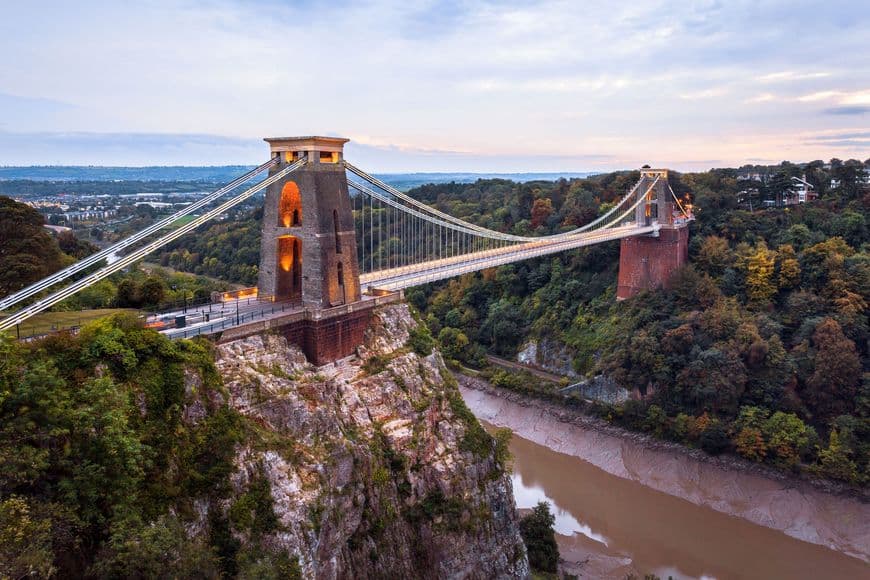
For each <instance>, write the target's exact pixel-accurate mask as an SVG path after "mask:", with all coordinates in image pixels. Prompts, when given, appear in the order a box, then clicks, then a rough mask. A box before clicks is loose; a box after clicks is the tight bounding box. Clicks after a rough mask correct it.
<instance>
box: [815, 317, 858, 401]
mask: <svg viewBox="0 0 870 580" xmlns="http://www.w3.org/2000/svg"><path fill="white" fill-rule="evenodd" d="M813 347H814V349H815V356H814V357H813V365H814V368H815V371H814V372H813V374H812V376H811V377H810V378H809V380H807V390H806V396H805V397H804V398H805V400H806V401H807V404H808V405H810V407H811V408H812V410H813V412H814V413H816V414H818V415H819V417H831V416H834V415H841V414H845V413H847V412H848V411H849V410H851V409H852V408H853V405H854V399H855V395H856V393H857V389H858V381H859V380H860V378H861V359H860V357H859V356H858V352H857V350H856V348H855V343H854V342H852V341H851V340H849V339H848V338H847V337H846V336H845V335H844V334H843V330H842V328H841V327H840V325H839V323H838V322H837V321H836V320H834V319H832V318H825V319H824V320H823V321H822V322H821V323H820V324H819V325H818V326H817V327H816V330H815V332H814V333H813Z"/></svg>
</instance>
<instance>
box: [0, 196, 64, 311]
mask: <svg viewBox="0 0 870 580" xmlns="http://www.w3.org/2000/svg"><path fill="white" fill-rule="evenodd" d="M43 224H44V220H43V218H42V215H41V214H40V213H39V212H38V211H36V210H35V209H33V208H31V207H30V206H28V205H25V204H23V203H18V202H17V201H14V200H12V199H9V198H8V197H2V196H0V296H6V295H7V294H11V293H13V292H15V291H17V290H20V289H22V288H24V287H25V286H29V285H30V284H32V283H33V282H36V281H37V280H39V279H41V278H44V277H45V276H48V275H49V274H51V273H52V272H55V271H56V270H59V269H60V268H61V267H62V266H63V265H64V263H67V262H68V261H69V260H70V258H69V257H68V256H65V255H64V254H63V252H61V251H60V248H59V247H58V245H57V242H56V241H55V240H54V238H52V237H51V235H50V234H49V233H48V231H47V230H46V229H45V228H43V227H42V226H43Z"/></svg>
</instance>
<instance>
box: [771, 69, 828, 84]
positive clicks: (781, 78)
mask: <svg viewBox="0 0 870 580" xmlns="http://www.w3.org/2000/svg"><path fill="white" fill-rule="evenodd" d="M829 76H831V73H829V72H805V73H799V72H795V71H781V72H775V73H770V74H766V75H762V76H760V77H758V80H759V81H760V82H763V83H779V82H789V81H802V80H808V79H822V78H825V77H829Z"/></svg>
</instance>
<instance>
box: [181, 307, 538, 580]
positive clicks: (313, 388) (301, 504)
mask: <svg viewBox="0 0 870 580" xmlns="http://www.w3.org/2000/svg"><path fill="white" fill-rule="evenodd" d="M415 326H416V323H415V322H414V320H413V319H412V317H411V315H410V313H409V311H408V308H407V306H406V305H393V306H387V307H384V308H382V309H381V310H379V311H376V312H375V314H374V316H373V322H372V324H371V327H370V328H369V330H368V331H367V336H366V341H365V344H364V345H363V346H361V347H360V348H359V352H358V355H356V356H352V357H349V358H348V359H344V360H342V361H339V362H338V363H335V364H331V365H327V366H324V367H319V368H315V367H313V366H311V365H310V364H309V363H308V362H307V361H306V359H305V356H304V355H303V354H302V353H301V352H300V351H299V350H298V349H297V348H296V347H294V346H292V345H289V344H288V343H287V342H286V340H285V339H284V338H283V337H280V336H277V335H272V334H262V335H257V336H251V337H248V338H244V339H240V340H236V341H233V342H228V343H225V344H221V345H219V346H217V353H216V366H217V369H218V371H219V372H220V374H221V376H222V378H223V383H224V385H225V387H226V390H227V396H228V397H229V401H230V406H231V407H233V408H234V409H236V410H237V411H239V412H240V413H241V415H242V416H243V417H244V419H245V421H247V422H248V424H249V428H250V430H251V432H252V433H254V434H255V436H253V437H251V438H250V440H247V441H246V442H245V443H244V444H243V445H242V446H240V448H238V449H237V451H236V456H235V462H234V464H235V467H236V471H235V473H234V474H233V475H232V476H231V482H232V486H233V490H234V491H233V493H232V494H231V496H230V497H231V499H229V500H226V501H224V504H223V505H221V506H219V508H220V509H221V510H223V512H224V513H226V514H228V518H229V521H230V522H231V523H233V522H236V523H235V524H233V527H232V529H231V531H232V534H233V535H234V536H235V539H236V540H237V541H239V542H240V543H241V544H243V545H244V544H245V542H251V541H253V540H254V536H256V539H257V541H258V543H259V544H260V545H262V546H265V547H266V548H268V550H269V551H270V552H271V553H276V554H277V553H283V554H288V555H289V556H290V557H291V558H296V559H298V563H299V569H300V571H301V573H302V575H303V576H304V577H306V578H326V579H329V578H525V577H527V576H528V575H529V568H528V561H527V558H526V553H525V548H524V546H523V544H522V540H521V539H520V536H519V530H518V521H517V515H516V512H515V509H514V501H513V492H512V489H511V483H510V478H509V475H508V474H506V473H505V471H504V465H503V460H501V459H500V456H499V453H498V452H497V445H496V443H495V441H494V440H493V439H492V438H491V437H490V436H489V435H487V434H486V433H485V432H484V431H483V430H482V428H481V427H480V425H479V424H478V423H477V421H476V419H474V417H473V415H471V413H470V412H469V411H468V409H467V407H465V405H464V403H463V402H462V399H461V397H460V395H459V392H458V389H457V386H456V383H455V380H454V379H453V378H452V376H451V375H450V374H449V372H448V371H447V370H446V369H445V367H444V365H443V362H442V360H441V357H440V355H439V354H438V353H437V352H432V353H431V354H429V355H426V356H422V355H420V354H417V353H415V352H413V351H412V350H411V349H410V348H408V347H406V344H407V343H408V340H409V336H410V333H411V332H413V329H414V328H415ZM188 412H189V414H190V415H191V416H192V417H195V416H196V414H197V410H195V409H191V410H189V411H188ZM265 484H267V485H265ZM263 489H266V490H267V492H268V493H267V494H266V495H267V497H266V498H265V500H266V503H269V502H271V508H270V507H269V506H268V505H266V506H264V507H260V508H258V507H257V506H256V505H254V506H253V507H251V508H248V507H246V506H248V504H245V505H243V506H242V507H241V508H240V507H238V504H239V503H240V502H242V501H243V500H244V501H248V502H249V503H250V502H251V501H253V500H252V499H251V498H256V497H257V496H256V494H255V493H254V491H252V490H263ZM261 495H262V494H261ZM261 499H262V498H261ZM258 509H259V510H260V511H259V512H258V511H257V510H258ZM270 509H271V510H272V511H271V512H270V511H269V510H270ZM201 511H202V512H203V513H205V510H201ZM240 513H241V514H242V516H245V517H241V516H239V515H238V514H240ZM249 513H250V514H254V515H253V516H250V517H248V516H247V514H249ZM234 514H235V517H234ZM257 514H266V516H268V517H266V516H262V517H260V516H258V515H257ZM270 514H271V515H270ZM205 517H206V516H205V515H203V516H202V518H203V519H204V518H205ZM257 518H259V519H257ZM239 522H240V523H239ZM257 522H260V524H259V525H257ZM264 522H265V523H264ZM205 525H206V524H205V523H203V526H205Z"/></svg>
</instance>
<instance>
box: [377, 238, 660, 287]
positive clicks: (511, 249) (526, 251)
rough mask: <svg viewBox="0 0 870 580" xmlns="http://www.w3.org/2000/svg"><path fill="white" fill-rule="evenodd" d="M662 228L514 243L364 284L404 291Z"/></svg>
mask: <svg viewBox="0 0 870 580" xmlns="http://www.w3.org/2000/svg"><path fill="white" fill-rule="evenodd" d="M659 229H660V226H659V225H658V224H653V225H649V226H640V227H638V226H636V225H635V224H634V223H630V224H627V225H624V226H620V227H615V228H607V229H601V230H598V231H594V232H588V233H583V234H578V235H576V236H571V237H568V238H562V239H558V240H548V241H540V242H526V243H523V244H514V245H510V246H504V247H501V248H494V249H491V250H483V251H479V252H472V253H468V254H462V255H458V256H452V257H449V258H442V259H440V260H432V261H429V262H423V263H420V264H411V265H408V266H400V267H398V268H390V269H387V270H379V271H377V272H369V273H366V274H361V275H360V285H361V286H362V288H363V290H367V289H376V290H390V291H392V290H401V289H404V288H410V287H411V286H419V285H420V284H426V283H428V282H435V281H438V280H444V279H446V278H452V277H454V276H460V275H462V274H467V273H469V272H477V271H478V270H485V269H487V268H493V267H495V266H501V265H503V264H510V263H512V262H518V261H520V260H526V259H528V258H535V257H538V256H545V255H548V254H555V253H557V252H562V251H565V250H572V249H575V248H581V247H584V246H591V245H593V244H598V243H601V242H606V241H610V240H619V239H622V238H628V237H632V236H640V235H646V234H655V233H657V232H658V230H659Z"/></svg>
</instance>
